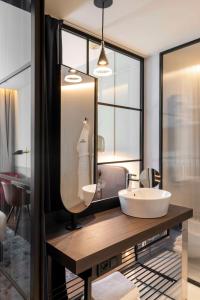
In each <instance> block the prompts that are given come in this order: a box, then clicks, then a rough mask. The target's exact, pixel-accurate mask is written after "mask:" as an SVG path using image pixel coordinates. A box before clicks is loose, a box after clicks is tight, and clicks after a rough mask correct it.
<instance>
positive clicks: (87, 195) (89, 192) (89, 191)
mask: <svg viewBox="0 0 200 300" xmlns="http://www.w3.org/2000/svg"><path fill="white" fill-rule="evenodd" d="M82 191H83V198H84V202H85V205H86V206H89V205H90V203H91V202H92V199H93V198H94V194H95V193H96V184H89V185H85V186H83V187H82Z"/></svg>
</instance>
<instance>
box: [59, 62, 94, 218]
mask: <svg viewBox="0 0 200 300" xmlns="http://www.w3.org/2000/svg"><path fill="white" fill-rule="evenodd" d="M95 95H96V94H95V79H94V78H93V77H91V76H88V75H86V74H84V73H81V72H78V71H76V70H75V69H71V68H68V67H66V66H62V67H61V162H60V164H61V187H60V188H61V198H62V201H63V204H64V206H65V208H66V209H67V210H68V211H70V212H72V213H79V212H81V211H83V210H85V209H86V208H87V207H88V206H89V205H90V203H91V202H92V200H93V198H94V195H95V193H96V184H95V164H96V155H95V144H94V142H95V109H96V99H95Z"/></svg>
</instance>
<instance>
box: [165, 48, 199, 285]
mask: <svg viewBox="0 0 200 300" xmlns="http://www.w3.org/2000/svg"><path fill="white" fill-rule="evenodd" d="M199 54H200V43H199V42H198V43H197V42H195V43H190V44H189V45H186V46H183V47H180V48H178V49H175V50H172V51H168V52H167V53H163V54H162V55H161V62H162V71H163V72H162V73H161V74H162V78H161V79H162V83H163V84H162V90H163V93H162V103H161V104H162V106H163V109H162V115H161V118H162V135H163V139H162V141H163V145H162V148H163V151H162V170H163V172H162V173H163V175H162V181H163V188H164V189H166V190H168V191H170V192H172V202H173V203H174V204H177V205H182V206H187V207H191V208H193V210H194V217H193V218H192V219H191V220H189V248H188V255H189V277H190V279H192V280H193V281H194V282H197V283H198V284H199V283H200V200H199V198H200V102H199V100H200V55H199ZM179 243H180V240H179V239H178V238H177V239H176V241H175V247H176V246H178V245H179ZM179 246H180V245H179Z"/></svg>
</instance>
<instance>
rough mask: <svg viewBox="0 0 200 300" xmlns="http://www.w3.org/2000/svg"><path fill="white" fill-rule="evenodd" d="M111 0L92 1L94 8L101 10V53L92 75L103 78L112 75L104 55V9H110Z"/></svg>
mask: <svg viewBox="0 0 200 300" xmlns="http://www.w3.org/2000/svg"><path fill="white" fill-rule="evenodd" d="M112 3H113V0H94V4H95V6H97V7H98V8H101V9H102V37H101V52H100V55H99V59H98V62H97V67H96V68H95V69H94V72H93V73H94V75H95V76H97V77H104V76H110V75H112V69H111V68H110V67H109V62H108V59H107V57H106V53H105V46H104V9H105V8H107V7H110V6H111V5H112Z"/></svg>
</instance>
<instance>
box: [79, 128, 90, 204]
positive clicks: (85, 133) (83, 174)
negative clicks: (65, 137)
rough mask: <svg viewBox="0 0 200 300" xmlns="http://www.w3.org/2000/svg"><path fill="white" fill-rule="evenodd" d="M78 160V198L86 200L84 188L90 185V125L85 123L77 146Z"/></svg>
mask: <svg viewBox="0 0 200 300" xmlns="http://www.w3.org/2000/svg"><path fill="white" fill-rule="evenodd" d="M77 152H78V156H79V160H78V197H79V198H80V199H81V200H84V196H83V191H82V187H83V186H86V185H89V184H90V161H89V125H88V122H84V123H83V128H82V131H81V134H80V138H79V140H78V144H77Z"/></svg>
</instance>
